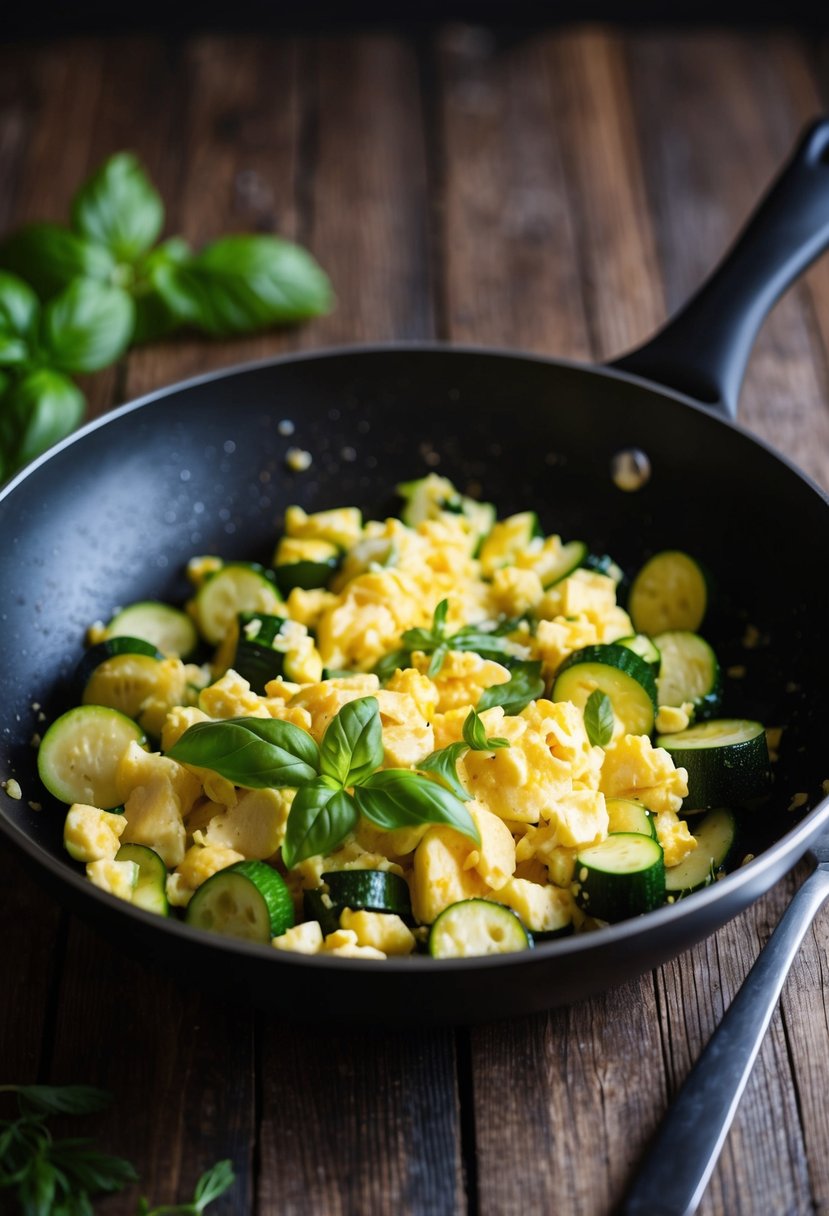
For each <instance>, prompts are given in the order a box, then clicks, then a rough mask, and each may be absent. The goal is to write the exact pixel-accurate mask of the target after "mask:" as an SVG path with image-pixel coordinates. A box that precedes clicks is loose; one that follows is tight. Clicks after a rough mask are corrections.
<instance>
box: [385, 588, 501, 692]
mask: <svg viewBox="0 0 829 1216" xmlns="http://www.w3.org/2000/svg"><path fill="white" fill-rule="evenodd" d="M448 611H449V601H448V600H441V601H440V603H439V604H438V606H437V608H435V611H434V614H433V616H432V624H431V626H430V627H429V628H428V629H422V628H419V629H407V630H406V631H405V632H404V634H403V636H402V639H401V640H402V642H403V647H402V648H401V649H400V650H393V651H392V652H391V653H390V654H387V655H384V656H383V658H382V659H380V661H379V663H377V665H376V666H375V668H374V671H375V673H376V674H377V675H378V676H379V677H380V679H381V680H387V679H388V678H389V677H390V676H392V675H393V674H394V672H395V671H396V670H397V668H398V667H405V666H408V665H409V664H410V663H411V658H412V652H413V651H415V650H420V651H422V652H423V653H424V654H428V655H431V659H430V661H429V666H428V668H427V670H426V674H427V675H428V676H430V677H431V676H436V675H437V674H438V673H439V672H440V669H441V667H442V666H443V661H444V659H445V658H446V656H447V654H448V653H449V651H450V650H472V651H474V652H475V653H476V654H479V655H480V656H481V658H482V659H494V660H495V661H496V662H498V663H506V662H508V661H509V660H510V659H511V658H514V656H515V646H514V644H513V643H512V642H510V641H509V640H508V638H506V637H504V636H503V634H504V632H505V631H511V630H512V628H514V626H515V624H516V622H514V621H505V622H502V623H501V624H500V625H498V626H496V627H495V628H493V629H481V628H480V627H478V626H476V625H464V626H463V627H462V628H461V629H459V630H458V631H457V633H453V634H451V635H450V634H447V632H446V614H447V612H448Z"/></svg>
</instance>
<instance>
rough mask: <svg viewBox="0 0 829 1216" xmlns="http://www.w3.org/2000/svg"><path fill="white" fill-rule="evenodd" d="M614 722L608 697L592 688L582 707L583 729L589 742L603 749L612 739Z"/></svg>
mask: <svg viewBox="0 0 829 1216" xmlns="http://www.w3.org/2000/svg"><path fill="white" fill-rule="evenodd" d="M615 721H616V720H615V718H614V716H613V703H612V702H611V700H610V697H609V696H608V695H607V693H606V692H602V691H601V689H599V688H594V689H593V691H592V692H591V694H590V696H589V697H588V698H587V704H586V705H585V707H584V728H585V730H586V731H587V737H588V739H589V740H590V742H591V743H593V744H598V746H599V747H605V746H606V745H607V744H608V743H609V742H610V740H611V739H612V738H613V727H614V725H615Z"/></svg>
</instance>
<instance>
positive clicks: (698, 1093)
mask: <svg viewBox="0 0 829 1216" xmlns="http://www.w3.org/2000/svg"><path fill="white" fill-rule="evenodd" d="M827 897H829V869H823V868H822V867H818V869H816V870H815V871H814V873H812V874H811V875H810V876H809V878H807V880H806V881H805V882H804V884H803V886H802V887H801V888H800V890H799V891H798V892H797V894H796V895H795V897H794V899H793V900H792V902H791V903H790V904H789V907H788V908H787V909H786V911H785V913H784V915H783V917H782V918H781V920H780V923H779V925H778V926H777V928H776V929H775V931H774V933H773V934H772V936H771V937H770V939H769V941H768V943H767V944H766V946H765V948H764V949H763V950H762V951H761V952H760V954H759V956H758V958H757V961H756V962H755V964H754V966H753V967H752V969H751V971H750V972H749V973H748V976H747V977H746V980H745V983H744V984H743V986H742V988H741V989H740V991H739V992H738V993H737V995H736V996H735V998H734V1000H733V1001H732V1002H731V1005H730V1006H729V1008H728V1011H727V1013H726V1015H725V1017H724V1018H723V1020H722V1022H721V1023H720V1026H719V1027H718V1029H717V1030H716V1031H715V1032H714V1035H713V1036H712V1038H711V1040H710V1042H709V1043H708V1046H707V1047H706V1048H705V1050H704V1051H703V1053H702V1055H701V1056H700V1057H699V1059H698V1060H697V1063H696V1064H695V1066H694V1068H693V1069H692V1071H691V1073H690V1074H689V1076H688V1078H687V1080H686V1081H685V1084H684V1085H683V1087H682V1089H681V1090H680V1092H679V1095H678V1097H677V1098H676V1100H675V1102H674V1104H673V1106H672V1107H671V1108H670V1110H669V1111H668V1114H667V1115H666V1116H665V1119H664V1120H663V1122H662V1125H661V1127H660V1128H659V1131H658V1132H657V1135H656V1137H655V1139H654V1140H653V1142H652V1143H651V1145H650V1147H649V1150H648V1154H647V1157H646V1158H645V1162H644V1165H643V1167H642V1168H641V1170H640V1172H639V1174H638V1175H637V1177H636V1179H635V1180H634V1183H633V1186H632V1187H631V1189H630V1191H629V1192H628V1194H627V1197H626V1199H625V1201H624V1203H623V1204H622V1207H621V1209H620V1216H691V1213H692V1212H695V1211H696V1209H697V1206H698V1204H699V1202H700V1200H701V1198H702V1195H703V1192H704V1191H705V1188H706V1186H707V1185H708V1179H709V1178H710V1177H711V1173H712V1171H713V1169H714V1166H715V1165H716V1163H717V1158H718V1157H719V1155H720V1150H721V1148H722V1146H723V1142H724V1140H725V1137H726V1134H727V1132H728V1129H729V1127H730V1126H731V1120H732V1119H733V1118H734V1112H735V1111H736V1109H737V1103H738V1102H739V1100H740V1097H741V1095H742V1092H743V1089H744V1088H745V1084H746V1081H747V1080H748V1077H749V1073H750V1072H751V1068H752V1065H753V1064H754V1060H755V1058H756V1056H757V1053H758V1051H759V1050H760V1044H761V1043H762V1041H763V1036H764V1035H765V1033H766V1030H767V1028H768V1024H769V1022H770V1021H771V1015H772V1013H773V1012H774V1009H775V1007H776V1005H777V1001H778V998H779V996H780V991H781V989H782V987H783V981H784V980H785V978H786V975H787V974H788V971H789V968H790V967H791V965H792V962H793V961H794V957H795V955H796V954H797V951H798V949H799V947H800V943H801V942H802V941H803V938H804V936H805V934H806V931H807V929H808V928H809V926H810V924H811V923H812V921H813V919H814V917H815V915H816V914H817V912H818V910H819V908H820V907H821V905H822V904H823V902H824V900H825V899H826V898H827Z"/></svg>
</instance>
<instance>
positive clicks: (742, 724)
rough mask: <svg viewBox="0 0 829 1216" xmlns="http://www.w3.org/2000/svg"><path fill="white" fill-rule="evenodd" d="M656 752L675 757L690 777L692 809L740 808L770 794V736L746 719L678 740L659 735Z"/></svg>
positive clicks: (697, 728)
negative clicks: (662, 750) (767, 740)
mask: <svg viewBox="0 0 829 1216" xmlns="http://www.w3.org/2000/svg"><path fill="white" fill-rule="evenodd" d="M656 744H657V747H664V748H665V749H666V750H667V751H669V752H670V753H671V756H672V758H673V761H674V764H675V765H676V766H677V768H680V767H681V768H684V769H686V770H687V773H688V795H687V797H686V799H685V801H686V804H687V806H688V807H690V808H695V809H699V808H708V807H717V806H727V805H735V804H736V805H739V804H740V803H741V802H744V801H750V800H753V799H755V798H760V797H762V795H763V794H766V793H767V792H768V790H769V787H770V785H771V766H770V762H769V749H768V745H767V743H766V732H765V730H764V728H763V727H762V726H761V725H760V723H759V722H751V721H748V720H746V719H744V718H712V719H711V721H710V722H699V723H696V724H695V725H694V726H689V727H688V728H687V729H686V730H680V731H677V733H676V734H673V735H658V736H657V739H656Z"/></svg>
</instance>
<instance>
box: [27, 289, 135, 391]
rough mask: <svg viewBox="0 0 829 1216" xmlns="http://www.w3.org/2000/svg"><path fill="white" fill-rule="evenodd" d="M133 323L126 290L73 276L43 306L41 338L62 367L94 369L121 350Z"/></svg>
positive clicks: (79, 369) (66, 369) (49, 352)
mask: <svg viewBox="0 0 829 1216" xmlns="http://www.w3.org/2000/svg"><path fill="white" fill-rule="evenodd" d="M134 325H135V306H134V304H133V302H132V299H131V297H130V296H129V295H128V294H127V292H126V291H123V290H122V289H121V288H120V287H107V286H106V285H105V284H103V283H96V282H94V281H92V280H90V279H76V280H75V282H74V283H70V284H69V286H68V287H67V288H65V290H64V291H62V292H61V293H60V295H58V296H55V298H54V299H53V300H50V301H49V303H48V304H47V305H46V307H45V308H44V310H43V325H42V342H43V346H44V348H45V350H46V352H47V353H48V356H49V358H50V360H51V361H52V363H54V365H55V366H56V367H58V368H60V370H61V371H66V372H94V371H97V370H98V369H99V368H102V367H106V366H107V364H108V363H113V362H114V361H115V360H116V359H118V358H119V357H120V356H121V355H122V354H123V353H124V351H125V350H126V348H127V346H128V345H129V341H130V338H131V337H132V332H133V328H134Z"/></svg>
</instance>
